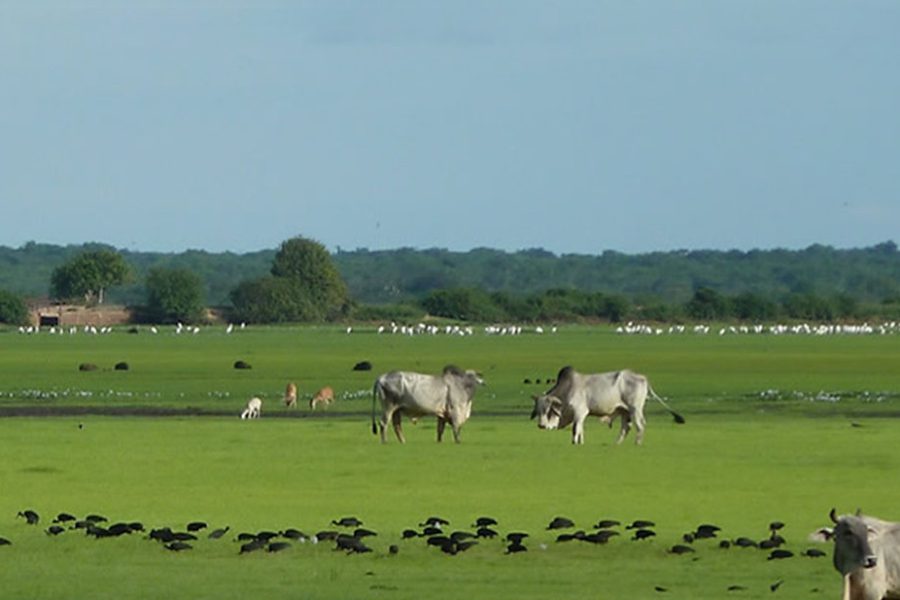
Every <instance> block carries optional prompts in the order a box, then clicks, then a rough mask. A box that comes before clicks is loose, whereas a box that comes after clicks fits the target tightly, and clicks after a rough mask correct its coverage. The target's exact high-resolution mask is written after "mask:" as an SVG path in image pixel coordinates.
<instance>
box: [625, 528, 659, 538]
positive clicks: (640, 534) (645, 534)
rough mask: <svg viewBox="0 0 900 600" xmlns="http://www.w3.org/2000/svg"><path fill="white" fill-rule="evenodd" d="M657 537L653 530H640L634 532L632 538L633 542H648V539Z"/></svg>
mask: <svg viewBox="0 0 900 600" xmlns="http://www.w3.org/2000/svg"><path fill="white" fill-rule="evenodd" d="M655 535H656V532H655V531H653V530H652V529H638V530H637V531H635V532H634V536H633V537H632V538H631V539H632V540H635V541H637V540H646V539H647V538H652V537H653V536H655Z"/></svg>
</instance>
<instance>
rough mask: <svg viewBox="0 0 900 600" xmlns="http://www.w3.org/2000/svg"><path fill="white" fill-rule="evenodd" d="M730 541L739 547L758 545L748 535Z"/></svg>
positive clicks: (754, 546)
mask: <svg viewBox="0 0 900 600" xmlns="http://www.w3.org/2000/svg"><path fill="white" fill-rule="evenodd" d="M731 542H732V543H733V544H734V545H735V546H738V547H739V548H756V547H757V546H758V545H759V544H757V543H756V542H754V541H753V540H751V539H750V538H748V537H739V538H735V539H733V540H731Z"/></svg>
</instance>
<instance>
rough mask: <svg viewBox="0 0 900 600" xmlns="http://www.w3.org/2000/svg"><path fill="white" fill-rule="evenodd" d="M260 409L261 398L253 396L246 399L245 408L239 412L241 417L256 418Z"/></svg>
mask: <svg viewBox="0 0 900 600" xmlns="http://www.w3.org/2000/svg"><path fill="white" fill-rule="evenodd" d="M261 410H262V400H260V399H259V398H257V397H256V396H254V397H253V398H250V400H248V401H247V408H245V409H244V412H242V413H241V419H257V418H259V412H260V411H261Z"/></svg>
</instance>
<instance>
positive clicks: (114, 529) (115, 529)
mask: <svg viewBox="0 0 900 600" xmlns="http://www.w3.org/2000/svg"><path fill="white" fill-rule="evenodd" d="M107 531H109V534H110V535H113V536H120V535H125V534H126V533H128V534H130V533H131V532H132V531H134V530H133V529H132V528H131V525H129V524H128V523H114V524H112V525H110V526H109V527H108V528H107Z"/></svg>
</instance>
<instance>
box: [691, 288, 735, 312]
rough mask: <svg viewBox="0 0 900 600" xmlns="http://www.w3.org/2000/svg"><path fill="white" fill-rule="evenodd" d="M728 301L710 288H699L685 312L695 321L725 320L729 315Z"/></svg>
mask: <svg viewBox="0 0 900 600" xmlns="http://www.w3.org/2000/svg"><path fill="white" fill-rule="evenodd" d="M728 304H729V303H728V299H727V298H726V297H724V296H723V295H722V294H720V293H719V292H717V291H715V290H713V289H710V288H708V287H701V288H698V289H697V291H696V292H694V297H693V298H691V301H690V302H688V303H687V306H686V307H685V310H686V311H687V314H688V315H689V316H691V317H692V318H694V319H701V320H711V319H725V318H727V317H728V315H729V305H728Z"/></svg>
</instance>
